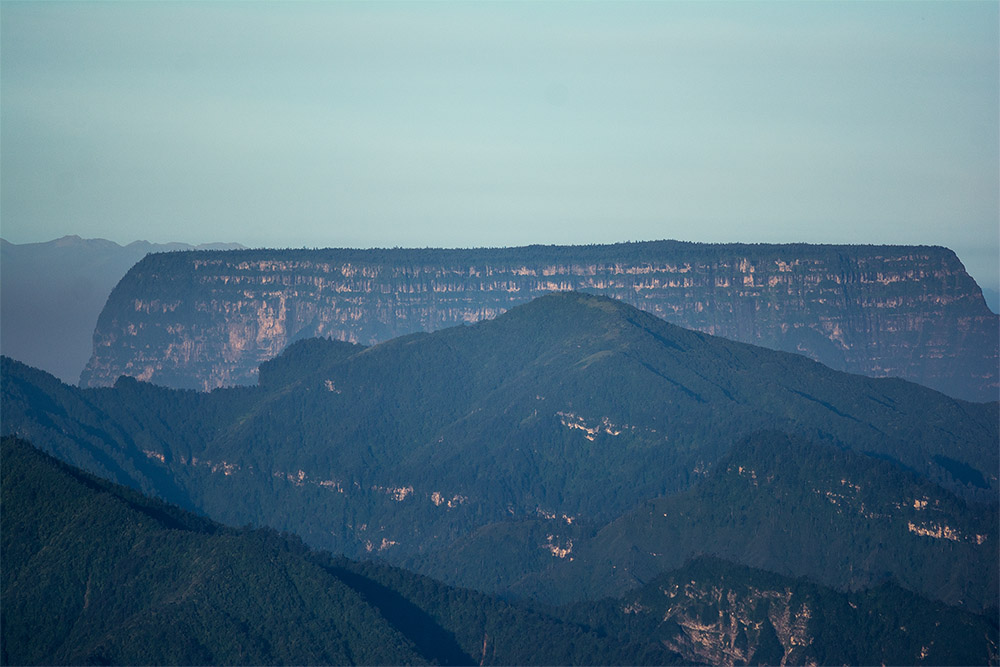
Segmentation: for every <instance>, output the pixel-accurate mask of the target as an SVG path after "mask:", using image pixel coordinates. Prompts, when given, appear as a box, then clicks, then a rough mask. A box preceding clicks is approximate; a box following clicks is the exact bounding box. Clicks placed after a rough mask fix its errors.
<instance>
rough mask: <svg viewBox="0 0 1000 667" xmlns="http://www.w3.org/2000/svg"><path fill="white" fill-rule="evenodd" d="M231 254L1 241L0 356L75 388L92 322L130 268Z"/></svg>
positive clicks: (175, 247) (161, 246)
mask: <svg viewBox="0 0 1000 667" xmlns="http://www.w3.org/2000/svg"><path fill="white" fill-rule="evenodd" d="M236 248H242V246H240V245H239V244H235V243H210V244H205V245H200V246H193V245H189V244H187V243H149V242H147V241H135V242H134V243H129V244H128V245H126V246H121V245H118V244H117V243H115V242H113V241H107V240H105V239H82V238H80V237H79V236H64V237H62V238H60V239H56V240H54V241H48V242H45V243H23V244H19V243H9V242H8V241H5V240H3V239H0V352H2V353H3V354H5V355H7V356H10V357H14V358H15V359H19V360H21V361H23V362H25V363H27V364H30V365H32V366H36V367H38V368H42V369H44V370H46V371H48V372H50V373H52V374H53V375H55V376H56V377H58V378H59V379H61V380H62V381H63V382H68V383H73V384H75V383H76V382H77V381H78V380H79V379H80V372H81V371H82V370H83V368H84V366H86V364H87V360H88V359H89V358H90V355H91V353H92V352H93V346H94V326H95V324H96V323H97V317H98V315H100V313H101V309H102V308H103V307H104V304H105V302H106V301H107V299H108V295H109V294H111V290H112V289H113V288H114V286H115V285H116V284H117V283H118V281H119V280H121V278H122V276H124V275H125V273H126V272H127V271H128V270H129V268H131V267H132V265H133V264H135V263H136V262H138V261H139V260H140V259H142V258H143V257H145V256H146V255H147V254H149V253H151V252H171V251H180V250H196V249H201V250H227V249H236Z"/></svg>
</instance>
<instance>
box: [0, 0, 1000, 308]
mask: <svg viewBox="0 0 1000 667" xmlns="http://www.w3.org/2000/svg"><path fill="white" fill-rule="evenodd" d="M0 12H2V14H0V28H2V41H0V48H2V72H0V75H2V78H0V85H2V91H0V92H2V95H0V111H2V119H0V120H2V123H0V141H2V144H0V149H2V150H0V155H2V165H0V179H2V192H0V206H2V208H0V212H2V217H0V233H2V235H3V237H4V238H6V239H7V240H9V241H13V242H16V243H24V242H30V241H43V240H49V239H52V238H56V237H58V236H62V235H64V234H79V235H80V236H84V237H103V238H109V239H112V240H115V241H118V242H121V243H125V242H128V241H132V240H136V239H147V240H150V241H154V242H165V241H175V240H176V241H186V242H189V243H203V242H209V241H236V242H241V243H244V244H246V245H252V246H292V247H298V246H361V247H367V246H418V247H420V246H495V245H524V244H530V243H566V244H568V243H593V242H615V241H626V240H645V239H661V238H676V239H684V240H691V241H708V242H725V241H747V242H793V241H806V242H816V243H900V244H914V243H926V244H940V245H946V246H949V247H951V248H953V249H954V250H955V251H956V252H958V254H959V256H960V257H961V258H962V260H963V261H964V262H965V263H966V266H967V267H968V268H969V269H970V271H972V273H973V274H974V275H975V276H976V277H977V279H978V280H979V281H980V282H981V283H982V284H983V285H984V287H985V286H990V287H993V288H994V289H995V288H996V285H997V283H998V282H1000V278H998V274H997V271H998V269H997V264H998V261H997V257H998V253H1000V238H998V236H1000V231H998V220H1000V194H998V191H1000V185H998V184H1000V136H998V125H1000V120H998V118H1000V102H998V99H1000V92H998V90H1000V65H998V60H1000V55H998V54H1000V37H998V23H1000V19H998V3H996V2H946V3H933V2H903V3H875V2H871V3H868V2H852V3H833V2H830V3H827V2H810V3H795V2H781V3H777V2H775V3H736V4H730V3H656V2H646V3H600V2H592V3H528V2H520V3H447V2H437V3H429V4H424V3H415V2H410V3H400V4H397V3H365V4H361V3H275V4H270V3H260V2H257V3H238V2H229V3H220V4H207V3H179V2H178V3H145V2H144V3H126V2H112V3H103V4H90V3H81V2H73V3H68V4H58V3H39V2H30V3H23V4H22V3H15V2H3V3H2V5H0Z"/></svg>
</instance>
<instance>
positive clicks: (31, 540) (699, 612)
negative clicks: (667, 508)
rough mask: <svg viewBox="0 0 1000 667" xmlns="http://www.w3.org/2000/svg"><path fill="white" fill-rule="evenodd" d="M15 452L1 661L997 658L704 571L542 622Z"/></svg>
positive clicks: (972, 627)
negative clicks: (699, 637) (697, 636)
mask: <svg viewBox="0 0 1000 667" xmlns="http://www.w3.org/2000/svg"><path fill="white" fill-rule="evenodd" d="M0 456H2V460H3V478H2V482H3V484H2V504H0V508H2V512H0V521H2V525H0V528H2V530H0V535H2V557H3V562H4V567H3V573H2V581H0V583H2V593H3V600H4V605H3V610H2V614H0V640H2V649H0V658H2V662H3V664H347V663H353V664H401V663H406V664H426V663H430V664H526V665H527V664H633V665H636V664H694V663H697V662H701V661H706V662H715V663H719V660H717V659H715V660H713V659H712V658H713V655H712V654H710V653H705V650H706V647H709V648H710V647H711V646H713V645H714V646H715V647H716V649H717V650H719V651H721V654H720V655H725V656H729V657H730V658H731V657H732V656H741V655H742V656H744V657H750V658H755V660H754V662H755V663H762V662H777V661H779V660H780V659H781V658H782V657H783V656H785V655H786V654H787V655H790V656H792V657H793V659H794V661H796V662H806V661H812V660H816V659H818V660H820V661H821V662H823V663H831V664H832V663H843V662H853V663H857V664H862V663H866V664H867V663H873V662H882V663H883V664H913V663H916V662H918V661H920V660H927V661H928V664H973V663H982V664H985V663H987V662H990V661H991V660H992V661H994V662H995V660H996V646H995V643H994V644H990V640H989V637H990V636H991V634H992V635H995V634H996V626H995V619H994V620H992V621H991V620H990V619H989V618H986V617H981V616H975V615H972V614H969V613H966V612H962V611H959V610H957V609H954V608H949V607H945V606H944V605H941V604H940V603H932V602H930V601H927V600H924V599H922V598H919V597H917V596H913V595H912V594H909V593H906V592H905V591H902V590H900V589H897V588H895V587H893V586H892V585H884V586H882V587H880V588H878V589H874V590H871V591H868V592H862V593H856V594H849V595H845V594H842V593H835V592H834V591H832V590H830V589H826V588H823V587H820V586H816V585H814V584H810V583H808V582H805V581H800V580H794V579H789V578H787V577H781V576H779V575H776V574H773V573H767V572H762V571H756V570H750V569H747V568H743V567H739V566H735V565H733V564H731V563H726V562H723V561H718V560H711V559H710V560H704V559H701V560H697V561H693V562H691V563H688V564H687V565H685V566H684V568H682V569H681V570H678V571H675V572H671V573H668V574H664V575H662V576H660V577H658V578H657V579H656V580H655V581H653V582H651V583H650V584H649V585H648V586H645V587H643V588H642V589H640V590H638V591H635V592H633V593H631V594H630V595H629V596H626V597H625V598H623V599H619V600H612V599H606V600H602V601H598V602H590V603H581V604H577V605H574V606H572V607H563V608H545V609H537V608H536V609H533V608H532V607H531V606H529V605H527V604H525V603H517V604H512V603H508V602H504V601H502V600H500V599H497V598H494V597H490V596H486V595H483V594H481V593H476V592H474V591H471V590H468V589H457V588H452V587H448V586H445V585H442V584H440V583H438V582H436V581H434V580H432V579H428V578H426V577H422V576H419V575H415V574H412V573H409V572H406V571H405V570H400V569H397V568H392V567H388V566H385V565H380V564H377V563H358V562H355V561H351V560H348V559H345V558H343V557H337V556H332V555H329V554H326V553H323V552H317V551H312V550H310V549H308V548H307V547H306V546H305V545H303V544H302V542H301V541H300V540H298V539H297V538H295V537H294V536H290V535H287V534H279V533H276V532H275V531H273V530H269V529H257V530H254V529H250V528H242V529H238V528H229V527H225V526H222V525H219V524H217V523H214V522H212V521H209V520H207V519H204V518H201V517H197V516H194V515H192V514H190V513H188V512H185V511H182V510H179V509H177V508H175V507H172V506H170V505H167V504H164V503H162V502H160V501H157V500H154V499H150V498H147V497H144V496H142V495H140V494H138V493H137V492H135V491H133V490H130V489H128V488H125V487H121V486H118V485H115V484H111V483H109V482H107V481H104V480H101V479H98V478H95V477H93V476H91V475H89V474H87V473H84V472H82V471H79V470H77V469H74V468H72V467H69V466H67V465H65V464H62V463H60V462H58V461H56V460H54V459H52V458H50V457H48V456H47V455H45V454H43V453H41V452H39V451H38V450H35V449H34V448H32V447H31V446H30V445H29V444H28V443H25V442H23V441H20V440H17V439H15V438H9V437H8V438H3V440H2V451H0ZM676 582H680V585H681V586H683V592H682V593H681V594H680V597H678V584H677V583H676ZM720 586H721V587H722V588H721V589H720V588H719V587H720ZM719 590H729V591H732V593H730V594H729V595H728V596H723V597H721V598H720V597H719V595H718V591H719ZM762 593H763V595H762ZM665 594H669V595H670V600H671V603H670V609H669V611H666V613H665V610H664V609H663V603H664V601H665V600H666V599H667V598H666V597H665ZM734 595H735V597H734ZM900 603H902V604H900ZM803 609H807V610H809V611H808V612H807V616H808V617H809V618H808V619H807V621H808V620H809V619H812V620H811V622H807V623H805V624H804V625H801V624H800V625H801V627H798V626H796V627H794V628H792V627H791V626H789V625H788V624H787V623H786V622H785V621H783V620H782V619H783V618H784V616H782V614H784V615H785V616H787V614H788V613H792V614H793V615H794V614H799V615H801V614H802V610H803ZM747 610H750V611H749V612H747ZM789 610H791V612H789ZM724 616H725V618H726V623H727V624H728V625H729V626H731V627H737V628H738V629H739V628H742V629H739V631H738V632H737V635H738V636H737V637H736V640H735V641H734V640H733V638H732V637H729V635H727V634H726V633H725V632H721V633H718V637H717V638H716V641H714V642H708V643H706V642H699V643H698V644H697V645H692V644H691V642H690V641H689V640H690V637H691V635H690V631H691V627H693V625H692V622H695V623H697V624H698V625H699V627H701V626H702V625H703V624H704V622H709V623H714V622H715V619H716V618H718V619H722V618H723V617H724ZM900 624H904V625H903V626H902V627H906V628H908V629H907V630H903V629H902V628H901V627H899V625H900ZM762 625H763V627H764V628H766V630H767V632H762V631H761V630H759V628H760V627H761V626H762ZM862 628H863V632H861V633H860V634H859V632H858V631H859V630H860V629H862ZM739 633H742V634H739ZM790 633H791V634H790ZM793 635H794V636H795V638H796V641H800V644H798V645H797V644H796V643H795V641H793V640H792V636H793ZM844 637H850V641H848V642H846V643H845V642H844ZM803 639H805V640H807V641H806V642H805V643H804V644H801V640H803ZM783 642H784V643H783ZM715 657H718V656H715ZM727 664H732V663H731V660H730V661H729V662H728V663H727Z"/></svg>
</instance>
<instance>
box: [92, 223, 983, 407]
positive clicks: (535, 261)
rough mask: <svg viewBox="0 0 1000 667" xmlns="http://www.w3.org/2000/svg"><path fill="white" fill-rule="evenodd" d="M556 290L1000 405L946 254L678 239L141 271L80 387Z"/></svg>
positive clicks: (458, 314) (283, 257)
mask: <svg viewBox="0 0 1000 667" xmlns="http://www.w3.org/2000/svg"><path fill="white" fill-rule="evenodd" d="M556 290H582V291H588V292H595V293H600V294H604V295H607V296H610V297H612V298H615V299H620V300H622V301H625V302H627V303H630V304H632V305H634V306H637V307H639V308H642V309H644V310H647V311H649V312H652V313H654V314H656V315H658V316H660V317H662V318H664V319H666V320H667V321H669V322H672V323H674V324H678V325H681V326H684V327H688V328H691V329H696V330H699V331H703V332H706V333H710V334H714V335H718V336H724V337H727V338H732V339H735V340H740V341H745V342H750V343H754V344H758V345H762V346H765V347H770V348H774V349H779V350H785V351H792V352H799V353H802V354H805V355H808V356H810V357H812V358H814V359H817V360H819V361H821V362H823V363H824V364H827V365H828V366H831V367H833V368H835V369H838V370H845V371H849V372H854V373H861V374H865V375H869V376H875V377H882V376H897V377H902V378H905V379H908V380H912V381H915V382H920V383H922V384H925V385H927V386H930V387H933V388H935V389H938V390H940V391H943V392H945V393H948V394H950V395H952V396H956V397H960V398H966V399H971V400H996V398H997V394H998V384H997V375H998V369H997V366H998V316H997V315H996V314H994V313H992V312H991V311H990V310H989V309H988V308H987V306H986V303H985V301H984V299H983V296H982V292H981V290H980V289H979V287H978V286H977V285H976V283H975V281H974V280H973V279H972V278H971V277H970V276H969V275H968V274H967V273H966V271H965V269H964V267H963V266H962V264H961V262H960V261H959V260H958V258H957V257H956V256H955V254H954V253H953V252H952V251H950V250H948V249H946V248H940V247H928V246H817V245H708V244H694V243H682V242H674V241H657V242H646V243H624V244H616V245H605V246H530V247H525V248H505V249H478V250H434V249H427V250H409V249H394V250H346V249H327V250H247V251H242V250H241V251H224V252H222V251H220V252H214V251H210V252H177V253H163V254H155V255H149V256H147V257H146V258H145V259H143V260H142V261H140V262H139V263H138V264H137V265H136V266H135V267H133V269H132V270H131V271H129V273H128V274H127V275H126V276H125V277H124V278H123V279H122V281H121V282H120V283H119V284H118V286H117V287H116V288H115V290H114V291H113V292H112V294H111V296H110V297H109V299H108V302H107V304H106V306H105V308H104V311H103V312H102V313H101V316H100V318H99V320H98V323H97V328H96V330H95V333H94V353H93V356H92V357H91V359H90V362H89V363H88V364H87V368H86V369H85V370H84V372H83V374H82V376H81V384H82V385H83V386H106V385H110V384H112V383H113V382H114V381H115V379H117V377H118V376H120V375H130V376H133V377H136V378H139V379H141V380H148V381H150V382H154V383H158V384H164V385H167V386H173V387H182V388H194V389H201V390H209V389H212V388H215V387H219V386H224V385H236V384H249V383H253V382H254V381H255V380H256V372H257V366H258V365H259V364H260V363H261V362H263V361H265V360H267V359H270V358H272V357H274V356H275V355H277V354H278V353H279V352H280V351H281V350H282V349H283V348H284V347H285V346H286V345H287V344H288V343H290V342H292V341H294V340H297V339H300V338H305V337H314V336H325V337H330V338H335V339H339V340H346V341H352V342H359V343H365V344H370V343H374V342H378V341H381V340H386V339H388V338H392V337H395V336H398V335H401V334H407V333H412V332H417V331H427V330H435V329H440V328H443V327H446V326H451V325H454V324H457V323H462V322H467V323H471V322H476V321H478V320H482V319H486V318H492V317H494V316H496V315H498V314H500V313H502V312H504V311H505V310H507V309H508V308H510V307H512V306H514V305H517V304H520V303H523V302H526V301H528V300H530V299H532V298H534V297H536V296H538V295H540V294H543V293H545V292H550V291H556Z"/></svg>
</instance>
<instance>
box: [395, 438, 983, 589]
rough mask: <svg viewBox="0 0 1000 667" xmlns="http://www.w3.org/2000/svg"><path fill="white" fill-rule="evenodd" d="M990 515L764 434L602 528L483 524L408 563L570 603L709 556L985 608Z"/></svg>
mask: <svg viewBox="0 0 1000 667" xmlns="http://www.w3.org/2000/svg"><path fill="white" fill-rule="evenodd" d="M996 522H997V506H996V505H995V504H992V505H980V504H976V503H972V504H969V503H965V502H963V501H961V500H960V499H958V498H956V497H955V496H954V495H953V494H950V493H948V492H947V491H945V490H944V489H942V488H941V487H939V486H937V485H936V484H932V483H930V482H928V481H927V480H925V479H922V478H921V477H920V476H918V475H915V474H913V473H912V472H910V471H907V470H904V469H902V468H900V467H899V466H896V465H893V464H891V463H889V462H887V461H884V460H880V459H878V458H873V457H870V456H866V455H864V454H861V453H858V452H852V451H850V450H842V449H839V448H837V447H834V446H830V445H821V444H818V443H815V442H808V441H804V440H801V439H798V438H794V437H790V436H787V435H785V434H782V433H773V432H771V433H768V432H761V433H756V434H754V435H753V436H751V437H750V438H747V439H746V440H745V441H743V442H741V443H739V444H738V445H737V446H735V447H734V448H733V449H732V450H730V452H729V453H728V454H727V455H726V456H725V457H723V459H722V460H721V461H720V462H719V463H718V464H717V465H716V466H714V467H713V468H712V470H710V471H709V472H708V473H707V474H706V475H705V476H704V478H703V479H701V480H700V481H699V482H697V483H696V484H695V485H694V486H693V487H692V488H691V489H689V490H688V491H686V492H684V493H680V494H674V495H671V496H665V497H660V498H655V499H650V500H648V501H646V502H643V503H641V504H640V505H639V506H638V507H637V508H635V509H633V510H631V511H629V512H626V513H625V514H623V515H622V516H621V517H619V518H617V519H615V520H614V521H611V522H610V523H608V524H606V525H603V526H600V527H593V526H591V527H582V526H577V525H574V524H566V523H565V522H560V521H544V520H539V519H533V520H525V521H521V522H505V523H501V524H494V525H488V526H484V527H482V528H480V529H479V530H477V531H475V532H473V533H471V534H470V535H468V536H465V537H463V538H461V539H459V540H456V542H455V543H453V544H451V545H448V546H447V547H445V548H444V549H442V553H440V554H439V553H429V554H421V555H420V556H417V557H415V558H413V559H411V560H410V561H408V562H407V563H406V565H407V567H410V568H413V569H416V570H418V571H422V572H425V573H426V574H429V575H431V576H434V577H437V578H440V579H442V580H444V581H447V582H449V583H453V584H456V585H465V586H474V587H477V588H481V589H484V590H492V591H497V592H507V593H510V592H513V593H516V594H519V595H522V596H527V597H532V598H536V599H546V600H549V601H552V602H566V601H572V600H580V599H594V598H599V597H602V596H607V595H614V596H618V595H622V594H623V593H625V592H626V591H628V590H631V589H633V588H636V587H638V586H642V585H644V584H646V583H647V582H649V581H651V580H652V579H654V578H655V577H656V576H657V575H658V574H659V573H661V572H664V571H668V570H671V569H673V568H677V567H680V566H681V565H682V564H683V563H684V562H685V561H687V560H689V559H691V558H693V557H696V556H699V555H702V554H711V555H713V556H716V557H721V558H725V559H727V560H729V561H733V562H738V563H742V564H745V565H749V566H755V567H760V568H763V569H766V570H770V571H774V572H782V573H785V574H789V575H792V576H797V577H807V578H808V579H810V580H812V581H815V582H819V583H822V584H824V585H827V586H831V587H833V588H836V589H839V590H858V589H862V588H870V587H873V586H876V585H878V584H879V583H881V582H883V581H885V580H887V579H891V580H893V581H896V582H898V583H900V584H901V585H903V586H905V587H906V588H908V589H909V590H913V591H917V592H919V593H920V594H922V595H925V596H927V597H930V598H934V599H940V600H944V601H946V602H948V603H950V604H955V605H962V606H966V607H972V608H976V609H983V608H986V607H989V606H991V605H993V604H995V602H996V596H997V593H998V591H1000V580H998V574H997V571H996V567H995V563H996V562H997V561H998V558H1000V553H998V550H997V540H996V534H997V533H996ZM537 545H543V546H547V547H548V548H549V551H550V553H548V554H545V555H547V556H548V557H547V558H545V557H543V556H542V553H540V552H541V550H540V549H539V548H538V546H537ZM526 547H527V548H526ZM532 547H533V548H532ZM444 553H447V554H449V558H447V559H446V558H445V557H444ZM552 556H556V557H555V558H553V557H552ZM462 563H468V564H470V567H469V568H467V569H461V568H460V567H459V564H462ZM512 563H518V564H519V567H517V568H512V567H511V566H510V564H512Z"/></svg>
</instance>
